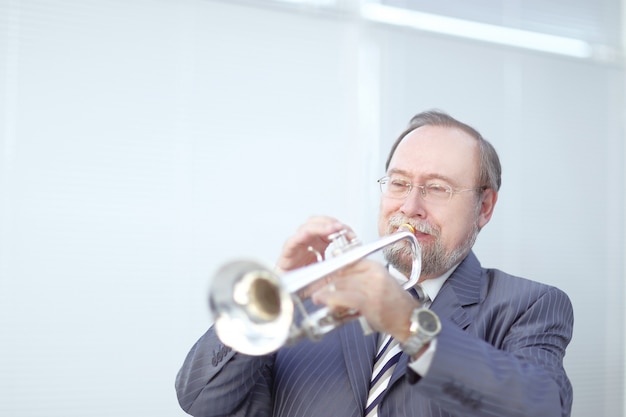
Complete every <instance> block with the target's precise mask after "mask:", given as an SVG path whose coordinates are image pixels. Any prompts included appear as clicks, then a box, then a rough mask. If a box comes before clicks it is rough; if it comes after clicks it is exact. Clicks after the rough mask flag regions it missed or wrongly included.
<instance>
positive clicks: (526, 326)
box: [176, 111, 573, 417]
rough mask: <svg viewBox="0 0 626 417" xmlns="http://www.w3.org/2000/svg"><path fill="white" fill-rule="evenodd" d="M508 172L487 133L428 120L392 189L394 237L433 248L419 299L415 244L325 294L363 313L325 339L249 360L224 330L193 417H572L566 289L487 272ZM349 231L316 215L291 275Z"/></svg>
mask: <svg viewBox="0 0 626 417" xmlns="http://www.w3.org/2000/svg"><path fill="white" fill-rule="evenodd" d="M500 174H501V169H500V162H499V159H498V156H497V154H496V152H495V150H494V148H493V147H492V146H491V144H490V143H489V142H487V141H486V140H485V139H484V138H483V137H482V136H481V135H480V134H479V133H478V132H477V131H476V130H475V129H473V128H472V127H470V126H468V125H466V124H464V123H462V122H459V121H458V120H456V119H454V118H452V117H451V116H449V115H447V114H445V113H443V112H439V111H428V112H424V113H420V114H418V115H416V116H415V117H413V119H411V121H410V123H409V126H408V128H407V129H406V130H405V131H404V132H403V133H402V134H401V135H400V137H399V138H398V139H397V141H396V142H395V144H394V145H393V147H392V149H391V152H390V155H389V158H388V160H387V164H386V174H385V176H384V177H382V178H381V179H380V180H379V181H378V182H379V185H380V188H381V191H382V194H381V202H380V214H379V220H378V229H379V233H380V235H381V236H384V235H388V234H391V233H394V232H396V231H397V230H398V228H399V227H400V226H401V225H402V224H409V225H411V226H412V228H413V229H414V235H415V237H416V238H417V241H418V242H419V246H420V248H421V251H422V256H423V260H422V269H421V275H420V277H419V284H418V285H417V286H416V287H415V290H416V291H405V290H404V289H403V287H402V286H401V285H398V281H399V280H400V281H401V280H402V279H406V277H408V275H409V274H410V272H411V262H412V258H411V252H410V251H409V250H407V245H406V244H405V243H402V242H400V243H397V244H395V245H393V246H392V247H389V248H387V249H386V250H385V256H386V259H387V262H388V264H387V265H383V264H380V263H379V262H376V261H373V260H367V259H363V260H360V261H358V262H356V263H354V264H353V265H350V266H348V267H345V268H343V269H342V270H341V271H339V272H338V273H336V274H334V275H332V276H331V277H330V278H329V279H330V280H331V281H332V286H327V287H323V288H321V289H318V290H316V291H315V292H314V293H313V294H312V301H313V302H314V303H316V304H324V305H327V306H330V308H331V309H333V310H334V311H337V312H339V311H352V312H358V315H360V316H361V317H362V319H363V320H366V321H367V323H368V325H369V326H370V327H371V328H372V329H373V330H374V331H375V332H374V333H373V334H369V335H366V334H364V333H363V331H362V329H361V327H360V326H359V323H358V321H352V322H350V323H348V324H346V325H344V326H341V327H339V328H338V329H336V330H334V331H332V332H331V333H329V334H328V335H326V336H325V337H324V338H322V340H321V341H319V342H312V341H304V342H300V343H298V344H296V345H294V346H290V347H282V348H280V349H279V350H278V351H276V352H274V353H271V354H267V355H262V356H247V355H244V354H242V353H237V352H235V351H234V350H231V349H229V348H228V347H225V346H223V344H222V343H221V342H220V340H219V338H218V337H217V335H216V333H215V330H214V328H211V329H209V330H208V332H207V333H206V334H205V335H204V336H202V337H201V338H200V340H199V341H198V342H197V343H196V345H195V346H194V347H193V348H192V350H191V352H190V353H189V355H188V356H187V358H186V360H185V362H184V364H183V367H182V369H181V370H180V372H179V374H178V377H177V380H176V387H177V393H178V398H179V402H180V404H181V406H182V408H183V409H184V410H185V411H187V412H188V413H189V414H191V415H194V416H206V417H208V416H227V415H228V416H293V417H303V416H316V417H322V416H324V417H325V416H353V417H363V416H367V417H369V416H376V415H378V416H394V417H398V416H420V417H431V416H433V417H434V416H437V417H443V416H457V417H461V416H463V417H467V416H485V417H487V416H490V417H492V416H499V417H506V416H511V417H513V416H528V417H539V416H541V417H557V416H569V415H570V411H571V404H572V389H571V385H570V382H569V379H568V377H567V375H566V373H565V370H564V368H563V357H564V355H565V349H566V347H567V345H568V343H569V341H570V339H571V337H572V327H573V313H572V306H571V303H570V301H569V299H568V297H567V296H566V295H565V294H564V293H563V292H562V291H560V290H559V289H557V288H554V287H550V286H547V285H544V284H540V283H537V282H533V281H530V280H527V279H523V278H518V277H514V276H511V275H508V274H506V273H504V272H502V271H499V270H496V269H485V268H483V267H481V265H480V263H479V261H478V259H477V258H476V256H475V255H474V253H473V252H472V250H471V249H472V246H473V244H474V242H475V239H476V237H477V235H478V232H479V231H480V230H481V229H482V227H484V226H485V225H486V224H487V223H488V222H489V220H490V219H491V216H492V214H493V210H494V207H495V204H496V202H497V199H498V190H499V188H500V182H501V180H500ZM340 230H350V229H349V227H348V226H346V225H344V224H342V223H341V222H339V221H337V220H336V219H333V218H331V217H314V218H311V219H309V220H308V221H307V222H306V223H305V224H303V225H302V226H301V227H300V228H299V229H298V230H297V231H296V233H295V234H294V235H293V236H292V237H291V238H289V239H288V240H287V242H286V243H285V246H284V248H283V251H282V254H281V256H280V258H279V261H278V264H277V265H278V267H279V268H281V269H282V270H285V271H288V270H292V269H295V268H299V267H302V266H304V265H307V264H310V263H312V262H314V261H315V258H314V256H313V255H312V253H311V251H307V248H309V247H312V248H314V249H315V250H316V251H318V252H320V253H323V252H324V250H325V249H326V247H327V246H328V244H329V239H328V236H330V235H331V234H333V233H335V232H338V231H340Z"/></svg>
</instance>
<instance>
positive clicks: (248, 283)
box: [209, 225, 422, 355]
mask: <svg viewBox="0 0 626 417" xmlns="http://www.w3.org/2000/svg"><path fill="white" fill-rule="evenodd" d="M414 233H415V230H414V229H413V228H412V227H411V226H410V225H403V226H401V228H400V229H399V231H397V232H396V233H393V234H391V235H388V236H384V237H382V238H381V239H380V240H378V241H375V242H372V243H370V244H368V245H358V246H357V245H355V244H354V242H348V244H346V242H345V237H344V236H339V237H338V238H339V239H340V240H341V241H342V242H343V243H341V245H340V246H341V247H340V248H339V254H338V255H337V256H335V257H333V258H330V259H327V260H321V261H320V262H317V263H314V264H311V265H307V266H305V267H302V268H298V269H295V270H292V271H288V272H285V273H284V274H282V275H279V274H277V273H276V272H274V271H273V270H272V269H271V268H269V267H267V266H266V265H264V264H263V263H260V262H256V261H253V260H246V259H244V260H235V261H231V262H229V263H227V264H225V265H223V266H222V267H221V268H220V269H219V270H218V271H217V273H216V274H215V275H214V276H213V280H212V282H211V288H210V291H209V307H210V310H211V312H212V314H213V317H214V318H215V330H216V332H217V335H218V337H219V338H220V340H221V341H222V343H224V344H225V345H227V346H230V347H231V348H233V349H234V350H236V351H238V352H241V353H244V354H248V355H264V354H267V353H271V352H273V351H275V350H277V349H279V348H280V347H282V346H284V345H287V344H291V343H295V342H296V341H298V340H300V339H303V338H308V339H311V340H318V339H319V338H321V337H322V336H323V335H324V334H326V333H328V332H329V331H331V330H333V329H335V328H337V327H339V326H341V325H342V324H344V323H345V322H346V321H350V320H353V319H354V316H350V315H348V316H343V317H336V316H334V315H333V314H332V313H331V312H330V311H329V310H328V309H327V308H325V307H323V308H320V309H319V310H317V311H315V312H313V313H308V312H306V311H305V308H304V306H303V301H304V300H303V299H301V298H300V297H299V296H298V294H302V293H307V291H306V289H307V288H309V287H310V286H313V285H319V284H320V283H319V281H320V280H322V279H323V278H325V277H326V276H328V275H330V274H332V273H334V272H337V271H339V270H340V269H342V268H345V267H346V266H348V265H350V264H352V263H354V262H356V261H358V260H360V259H363V258H365V257H367V256H369V255H371V254H372V253H374V252H377V251H379V250H381V249H383V248H385V247H387V246H389V245H392V244H395V243H396V242H398V241H400V240H407V241H408V242H409V245H410V248H411V251H412V254H413V263H412V270H411V276H410V277H409V280H408V281H407V282H406V283H405V284H404V285H403V287H404V288H405V289H408V288H410V287H412V286H413V285H415V284H416V283H417V280H418V278H419V275H420V271H421V260H422V256H421V251H420V248H419V245H418V242H417V239H416V237H415V235H414ZM342 247H344V248H347V249H346V250H345V251H342ZM296 309H298V311H300V312H301V313H302V320H301V321H300V322H299V323H296V322H295V316H296V314H295V313H296Z"/></svg>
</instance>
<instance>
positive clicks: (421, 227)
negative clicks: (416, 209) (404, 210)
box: [387, 214, 439, 237]
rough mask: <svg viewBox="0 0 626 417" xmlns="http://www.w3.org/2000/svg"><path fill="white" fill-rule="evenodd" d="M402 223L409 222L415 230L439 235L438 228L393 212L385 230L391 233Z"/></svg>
mask: <svg viewBox="0 0 626 417" xmlns="http://www.w3.org/2000/svg"><path fill="white" fill-rule="evenodd" d="M403 224H410V225H411V226H412V227H413V228H414V229H415V230H416V231H418V232H420V233H425V234H428V235H432V236H435V237H439V229H438V228H436V227H435V226H433V225H431V224H428V223H426V222H421V221H416V220H415V219H411V218H408V217H406V216H403V215H401V214H394V215H393V216H391V217H390V218H389V221H388V223H387V232H388V233H392V232H394V231H396V230H397V229H398V227H400V226H401V225H403Z"/></svg>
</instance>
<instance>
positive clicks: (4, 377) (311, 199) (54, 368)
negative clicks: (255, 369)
mask: <svg viewBox="0 0 626 417" xmlns="http://www.w3.org/2000/svg"><path fill="white" fill-rule="evenodd" d="M625 16H626V12H625V7H624V2H623V1H620V0H524V1H522V0H474V1H465V0H446V1H431V0H420V1H418V0H413V1H411V0H406V1H400V0H395V1H394V0H380V1H357V0H352V1H342V0H317V1H315V0H309V1H295V0H294V1H269V0H267V1H262V0H257V1H252V0H250V1H209V0H0V415H2V416H11V417H73V416H81V417H84V416H90V417H111V416H115V417H127V416H128V417H130V416H133V417H136V416H151V417H160V416H162V417H166V416H167V417H171V416H184V415H185V413H184V412H183V411H182V410H181V409H180V408H179V406H178V403H177V400H176V396H175V391H174V378H175V376H176V373H177V371H178V369H179V367H180V365H181V364H182V361H183V359H184V357H185V355H186V354H187V352H188V351H189V349H190V348H191V346H192V345H193V343H194V342H195V341H196V339H197V338H198V337H200V335H201V334H202V333H204V331H205V330H206V329H207V328H208V326H209V325H210V324H211V322H212V318H211V317H210V313H209V311H208V308H207V304H206V299H207V289H208V283H209V279H210V277H211V274H212V273H213V272H214V270H215V269H216V268H217V267H218V266H219V265H221V264H222V263H223V262H225V261H227V260H230V259H232V258H235V257H252V258H256V259H260V260H262V261H266V262H268V263H270V264H271V263H272V262H273V261H274V260H275V259H276V257H277V256H278V253H279V251H280V249H281V246H282V244H283V242H284V240H285V239H286V238H287V237H288V236H289V235H290V234H291V233H292V232H293V230H294V229H295V228H296V227H297V226H298V225H299V224H301V223H302V222H303V221H304V220H305V219H306V218H307V217H309V216H311V215H317V214H327V215H332V216H335V217H337V218H339V219H341V220H343V221H344V222H346V223H348V224H351V225H352V227H353V228H354V229H355V231H357V233H358V234H359V235H360V237H361V239H362V240H364V241H371V240H374V239H376V230H375V224H376V216H377V209H378V189H377V184H376V182H375V180H376V179H377V178H379V177H380V176H382V174H383V171H384V167H383V162H384V159H385V157H386V155H387V151H388V149H389V147H390V144H391V143H392V142H393V141H394V140H395V138H396V136H397V135H398V134H399V133H400V132H401V131H402V130H403V129H404V127H405V125H406V123H407V122H408V120H409V119H410V117H411V116H413V115H414V114H415V113H418V112H420V111H422V110H426V109H431V108H439V109H442V110H444V111H447V112H449V113H450V114H451V115H452V116H454V117H456V118H458V119H460V120H462V121H464V122H466V123H468V124H470V125H472V126H474V127H476V128H477V129H478V130H479V131H481V132H482V133H483V135H484V136H485V137H486V138H487V139H489V140H490V141H491V142H492V143H493V144H494V146H495V147H496V149H497V150H498V152H499V154H500V157H501V160H502V164H503V186H502V190H501V194H500V199H499V202H498V206H497V207H496V212H495V215H494V217H493V219H492V221H491V223H490V224H489V225H488V226H487V227H486V228H485V229H484V230H483V231H482V232H481V235H480V236H479V238H478V242H477V245H476V247H475V251H476V253H477V255H478V257H479V259H481V261H482V264H483V266H485V267H494V268H499V269H503V270H505V271H507V272H509V273H512V274H515V275H521V276H524V277H527V278H531V279H534V280H537V281H541V282H544V283H548V284H551V285H556V286H558V287H560V288H561V289H563V290H565V291H566V292H567V293H568V294H569V296H570V297H571V299H572V302H573V304H574V309H575V320H576V323H575V333H574V339H573V341H572V343H571V345H570V348H569V350H568V352H567V356H566V358H565V360H566V368H567V370H568V372H569V375H570V377H571V380H572V383H573V386H574V392H575V396H574V407H573V413H572V416H574V417H588V416H591V415H593V416H594V417H617V416H624V408H625V401H626V400H625V397H626V396H625V392H624V391H625V386H624V376H625V368H624V355H625V353H626V352H625V351H626V346H625V343H624V342H625V331H624V329H625V327H626V326H625V323H624V322H625V318H626V313H625V309H624V302H623V300H624V298H625V296H626V289H625V286H624V274H625V268H624V267H625V261H624V259H625V256H624V255H625V253H624V251H625V244H624V238H625V233H626V225H625V223H624V209H625V192H624V191H625V187H626V184H625V170H624V161H625V157H626V151H625V147H624V140H625V137H626V133H625V131H626V104H625V97H626V75H625V74H626V73H625V65H624V64H625V61H624V42H625V38H626V30H625V29H624V27H625V26H624V22H625V20H626V19H625Z"/></svg>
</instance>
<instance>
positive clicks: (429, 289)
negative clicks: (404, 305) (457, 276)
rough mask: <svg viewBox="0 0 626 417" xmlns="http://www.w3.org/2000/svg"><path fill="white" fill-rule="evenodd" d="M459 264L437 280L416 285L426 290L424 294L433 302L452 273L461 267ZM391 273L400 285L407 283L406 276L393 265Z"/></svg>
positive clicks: (429, 280) (428, 280)
mask: <svg viewBox="0 0 626 417" xmlns="http://www.w3.org/2000/svg"><path fill="white" fill-rule="evenodd" d="M459 264H460V262H459V263H458V264H456V265H454V266H453V267H452V268H450V269H448V270H447V271H446V272H444V273H443V274H442V275H440V276H438V277H436V278H431V279H427V280H424V281H422V282H420V283H419V284H416V285H420V286H421V287H422V289H423V290H424V294H426V295H427V296H428V298H429V299H430V301H433V300H434V299H435V297H437V294H439V291H440V290H441V287H443V284H444V283H445V282H446V280H447V279H448V278H450V275H452V273H453V272H454V270H455V269H456V267H457V266H459ZM389 273H390V274H391V275H392V276H393V277H394V278H396V280H398V282H400V283H402V282H403V281H406V276H404V274H402V273H401V272H400V271H398V270H397V269H396V268H394V267H393V266H391V265H389Z"/></svg>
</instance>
